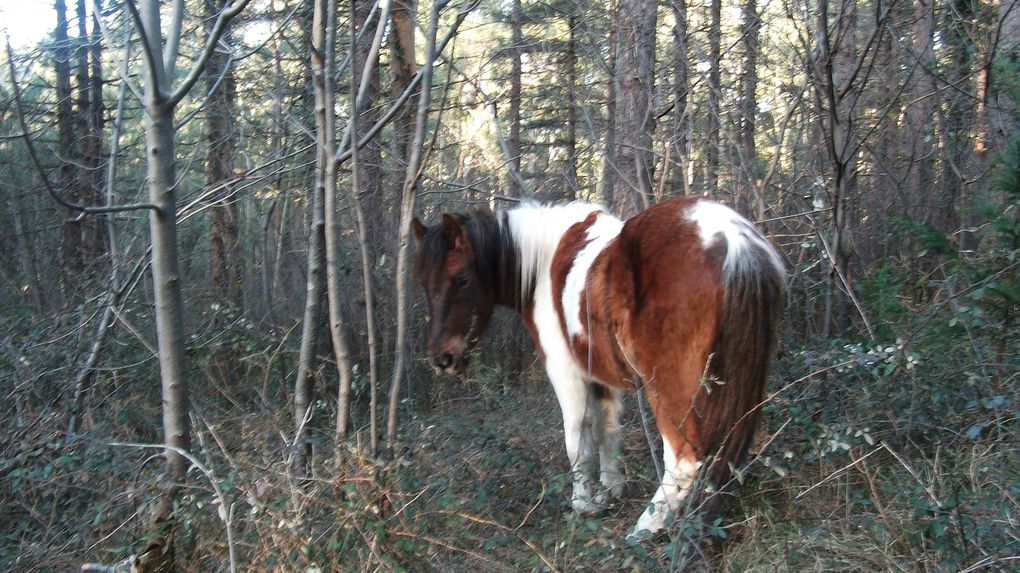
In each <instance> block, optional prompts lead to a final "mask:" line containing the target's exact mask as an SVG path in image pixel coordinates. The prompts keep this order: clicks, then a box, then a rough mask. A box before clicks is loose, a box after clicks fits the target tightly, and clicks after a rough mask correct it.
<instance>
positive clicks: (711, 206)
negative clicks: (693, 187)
mask: <svg viewBox="0 0 1020 573" xmlns="http://www.w3.org/2000/svg"><path fill="white" fill-rule="evenodd" d="M685 217H686V219H687V220H688V221H690V222H692V223H694V224H696V225H697V226H698V234H699V235H700V236H701V246H702V247H704V248H705V249H708V248H709V247H711V246H712V243H714V242H715V241H716V238H717V235H719V234H720V233H721V234H722V235H723V237H724V238H725V239H726V260H725V261H724V262H723V275H724V277H726V278H728V277H730V276H732V275H733V273H734V272H736V271H737V270H739V269H742V268H745V266H746V265H748V264H749V263H750V262H751V260H752V258H753V257H754V252H753V249H752V248H753V247H757V248H758V249H760V250H761V251H762V252H764V253H765V254H766V256H767V257H768V259H769V262H770V263H771V264H772V266H773V267H774V268H775V270H776V272H777V273H779V275H781V276H782V275H785V274H786V271H785V268H784V265H783V259H782V258H781V257H780V256H779V253H777V252H776V249H775V248H774V247H773V246H772V243H770V242H769V241H768V240H767V239H766V238H765V237H763V236H762V235H761V233H759V232H758V230H757V229H756V228H755V227H754V223H751V222H750V221H748V220H747V219H745V218H744V217H742V216H740V214H739V213H737V212H736V211H734V210H733V209H730V208H729V207H727V206H725V205H723V204H721V203H716V202H715V201H709V200H707V199H699V200H698V201H697V202H696V203H694V205H692V206H691V207H690V208H688V209H687V213H686V215H685Z"/></svg>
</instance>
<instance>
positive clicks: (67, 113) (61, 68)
mask: <svg viewBox="0 0 1020 573" xmlns="http://www.w3.org/2000/svg"><path fill="white" fill-rule="evenodd" d="M54 9H55V10H56V12H57V26H56V28H55V29H54V30H53V38H54V48H53V58H54V62H53V64H54V72H55V75H56V93H57V154H58V155H59V157H60V179H59V180H60V184H59V186H60V188H61V190H62V191H63V193H64V197H65V198H66V199H67V200H68V201H69V202H71V203H80V202H81V201H80V197H79V193H78V169H77V165H79V163H80V162H79V160H78V159H79V158H78V157H77V153H76V152H75V147H76V146H75V134H74V129H75V120H74V103H73V93H72V88H71V41H70V39H69V37H68V21H67V4H66V3H65V1H64V0H54ZM63 215H64V220H63V221H62V222H61V231H62V233H61V235H62V236H61V243H60V272H61V283H62V289H61V290H62V291H63V292H64V295H65V296H64V298H65V299H69V298H73V297H75V296H76V295H75V292H76V290H77V285H78V284H79V283H80V281H81V278H82V277H81V273H82V270H83V266H82V252H81V222H80V221H74V220H73V219H74V215H75V213H72V212H70V211H65V212H64V213H63Z"/></svg>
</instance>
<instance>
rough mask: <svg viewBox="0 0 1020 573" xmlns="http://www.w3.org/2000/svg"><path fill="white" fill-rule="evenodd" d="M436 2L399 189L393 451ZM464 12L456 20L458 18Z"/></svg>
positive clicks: (389, 445) (389, 431)
mask: <svg viewBox="0 0 1020 573" xmlns="http://www.w3.org/2000/svg"><path fill="white" fill-rule="evenodd" d="M439 11H440V2H438V1H436V2H433V4H432V11H431V14H430V16H429V27H428V32H427V33H426V38H425V69H424V70H422V80H421V93H420V95H419V96H418V110H417V112H416V113H415V122H414V140H413V145H412V147H411V154H410V156H409V158H408V162H407V171H406V173H405V174H404V184H403V187H402V188H401V204H400V227H399V239H398V241H399V242H398V244H399V250H398V251H397V276H396V286H395V289H394V290H395V294H396V302H397V305H396V306H397V332H396V341H395V344H394V345H395V346H396V348H395V349H394V350H395V351H394V354H395V356H396V359H395V360H394V363H393V379H392V381H391V382H390V402H389V409H388V412H387V420H386V450H387V452H388V454H389V455H392V454H393V450H394V448H395V447H396V442H397V408H398V407H399V405H400V389H401V385H402V383H403V379H404V368H405V365H406V362H407V274H408V262H409V259H410V247H411V218H412V217H414V205H415V202H416V199H417V195H418V180H419V179H420V177H421V169H420V166H421V165H420V164H421V158H422V155H423V153H424V147H425V130H426V119H427V118H428V112H429V105H430V103H431V101H432V98H431V94H432V72H433V70H434V69H435V55H436V33H437V29H438V27H439ZM464 14H465V12H462V13H461V16H460V17H459V18H458V20H457V24H459V23H460V22H461V21H462V17H463V15H464Z"/></svg>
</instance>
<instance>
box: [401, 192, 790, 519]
mask: <svg viewBox="0 0 1020 573" xmlns="http://www.w3.org/2000/svg"><path fill="white" fill-rule="evenodd" d="M413 227H414V229H413V230H414V233H415V236H416V237H417V240H418V249H417V256H416V261H415V273H416V275H417V277H418V279H419V280H420V282H421V284H422V285H423V286H424V289H425V293H426V295H427V298H428V307H429V316H430V326H429V339H428V340H429V342H428V349H429V354H430V356H431V359H432V363H433V365H434V366H435V367H436V369H437V370H438V371H440V372H444V373H459V372H461V371H463V369H464V367H465V366H466V362H467V353H468V351H470V350H471V349H472V348H473V347H474V346H475V345H476V344H477V343H478V339H479V337H480V336H481V335H482V333H483V332H484V331H485V329H486V326H487V325H488V323H489V319H490V317H491V315H492V311H493V308H494V307H495V306H496V305H503V306H507V307H510V308H512V309H515V310H517V311H518V312H519V313H520V315H521V317H522V318H523V319H524V323H525V325H526V326H527V328H528V330H529V331H530V333H531V336H532V337H533V338H534V340H535V343H536V346H537V347H538V349H539V351H540V352H541V355H542V358H543V360H544V362H545V368H546V372H547V373H548V375H549V380H550V381H551V382H552V386H553V389H554V390H555V392H556V397H557V399H558V400H559V404H560V409H561V410H562V413H563V430H564V437H565V440H566V446H567V456H568V457H569V459H570V465H571V470H572V472H573V479H574V489H573V496H572V500H571V501H572V505H573V507H574V509H575V510H576V511H578V512H582V513H590V512H595V511H597V510H598V509H599V508H600V507H601V506H602V505H603V504H604V503H605V501H606V497H607V496H610V495H611V496H619V495H620V494H621V493H622V490H623V476H622V474H621V473H620V470H619V466H618V463H617V459H616V456H617V452H618V449H619V418H620V409H621V402H620V398H621V393H622V392H623V391H625V390H635V389H642V390H643V391H644V392H645V395H646V396H647V399H648V402H649V403H650V404H651V407H652V410H653V412H654V413H655V418H656V422H657V425H658V429H659V432H660V433H661V434H662V440H663V446H664V447H663V449H664V452H663V461H664V470H665V473H664V477H663V479H662V483H661V484H660V486H659V488H658V490H657V491H656V493H655V496H654V497H653V498H652V500H651V502H650V503H649V504H648V506H647V509H646V510H645V512H644V513H643V514H642V515H641V517H640V518H639V519H638V521H637V524H636V525H635V527H634V530H633V532H632V533H631V536H632V537H634V538H641V537H645V536H647V535H650V534H651V533H654V532H656V531H659V530H661V529H662V528H663V527H665V526H666V525H667V524H668V523H669V520H670V519H671V518H672V516H673V515H674V513H675V511H676V510H677V508H678V507H679V504H680V501H681V500H682V499H684V498H685V496H687V495H688V494H689V493H690V492H691V489H692V486H693V485H694V482H695V478H696V477H697V475H698V472H699V470H700V468H701V466H702V464H703V463H706V462H707V463H708V464H709V466H708V467H707V468H706V469H707V470H708V471H707V474H706V475H707V477H708V479H709V480H710V482H711V483H715V484H721V483H724V481H725V480H726V479H727V478H728V477H729V472H730V468H731V464H732V465H734V466H735V465H738V464H740V463H742V461H743V458H744V456H745V454H746V452H747V449H748V446H749V445H750V442H751V439H752V436H753V434H754V430H755V427H756V425H757V421H758V406H759V404H760V402H761V400H762V397H763V393H764V388H765V379H766V374H767V370H768V364H769V357H770V354H771V350H772V346H773V341H774V339H775V333H776V322H777V316H778V313H779V309H780V307H781V305H782V291H783V286H784V280H785V273H784V268H783V263H782V260H781V258H780V256H779V254H778V253H777V252H776V250H775V249H774V248H773V246H772V245H771V244H770V243H769V241H768V240H767V239H765V238H764V237H763V236H762V235H761V234H759V233H758V231H756V230H755V228H754V226H753V225H752V224H751V223H750V222H749V221H747V220H746V219H744V218H743V217H741V216H740V215H738V214H737V213H736V212H734V211H733V210H731V209H729V208H728V207H725V206H723V205H720V204H719V203H715V202H712V201H709V200H706V199H700V198H676V199H672V200H668V201H665V202H662V203H659V204H658V205H655V206H654V207H651V208H650V209H648V210H646V211H644V212H642V213H640V214H638V215H636V216H635V217H633V218H631V219H629V220H628V221H626V222H623V221H620V220H619V219H617V218H616V217H614V216H612V215H611V214H609V213H608V212H606V211H605V210H604V209H602V208H601V207H598V206H595V205H590V204H587V203H571V204H569V205H563V206H556V207H550V206H538V205H524V206H521V207H518V208H515V209H511V210H508V211H500V212H497V213H491V212H473V213H468V214H461V213H457V214H444V215H443V218H442V222H440V223H439V224H438V225H435V226H432V227H428V226H426V225H424V224H422V223H421V221H419V220H418V219H415V220H414V222H413ZM596 451H597V452H598V456H599V466H600V471H599V477H600V481H601V483H602V486H603V488H602V490H601V491H599V492H593V484H592V476H591V473H592V472H593V470H594V466H593V462H594V458H595V453H596Z"/></svg>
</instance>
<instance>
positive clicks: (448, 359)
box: [432, 352, 467, 375]
mask: <svg viewBox="0 0 1020 573" xmlns="http://www.w3.org/2000/svg"><path fill="white" fill-rule="evenodd" d="M432 366H433V367H434V368H435V369H436V374H449V375H457V374H461V373H463V372H464V370H465V369H466V368H467V357H465V356H464V355H463V354H457V355H454V354H453V353H452V352H443V353H440V354H434V355H432Z"/></svg>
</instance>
